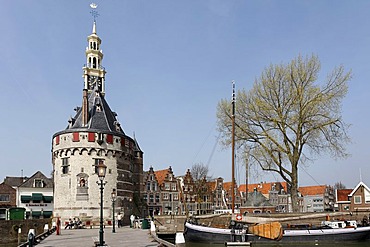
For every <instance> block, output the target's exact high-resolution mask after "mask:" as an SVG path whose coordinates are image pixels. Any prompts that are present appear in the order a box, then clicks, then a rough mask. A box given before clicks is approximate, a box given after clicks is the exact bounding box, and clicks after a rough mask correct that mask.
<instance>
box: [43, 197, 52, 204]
mask: <svg viewBox="0 0 370 247" xmlns="http://www.w3.org/2000/svg"><path fill="white" fill-rule="evenodd" d="M52 201H53V196H44V202H49V203H50V202H52Z"/></svg>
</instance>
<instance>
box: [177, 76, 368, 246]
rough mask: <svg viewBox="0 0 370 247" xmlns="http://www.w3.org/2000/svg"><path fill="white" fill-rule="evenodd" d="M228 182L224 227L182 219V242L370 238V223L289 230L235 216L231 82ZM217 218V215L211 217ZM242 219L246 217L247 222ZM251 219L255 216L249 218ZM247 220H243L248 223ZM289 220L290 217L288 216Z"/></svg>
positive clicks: (317, 242) (339, 223)
mask: <svg viewBox="0 0 370 247" xmlns="http://www.w3.org/2000/svg"><path fill="white" fill-rule="evenodd" d="M231 135H232V162H231V163H232V178H231V180H232V182H231V193H232V202H231V211H232V217H231V221H230V224H229V227H228V228H217V227H210V226H204V225H202V224H199V223H198V219H197V218H190V219H188V220H187V221H186V222H185V226H184V238H185V241H186V242H203V243H210V244H213V243H220V244H224V243H225V242H250V243H252V244H253V245H255V244H258V243H262V244H264V243H272V242H279V243H280V242H281V243H292V244H294V245H297V244H299V243H312V244H319V243H321V242H330V243H332V242H342V241H361V240H367V239H370V226H366V227H357V224H356V222H345V221H339V222H326V223H325V224H323V226H320V227H317V228H312V227H308V226H303V229H302V225H300V226H297V227H296V228H292V229H283V228H282V226H281V223H280V222H279V221H271V219H270V220H269V219H260V220H255V221H254V222H253V221H252V220H251V218H252V217H244V216H240V215H238V216H236V215H235V214H234V206H235V191H234V190H235V177H234V162H235V159H234V158H235V82H234V81H233V82H232V134H231ZM212 217H217V216H212ZM243 218H245V219H246V218H248V219H249V223H258V222H261V223H259V224H254V225H247V224H245V223H243V222H246V221H243ZM253 218H255V217H253ZM248 219H247V222H248ZM290 219H292V218H290Z"/></svg>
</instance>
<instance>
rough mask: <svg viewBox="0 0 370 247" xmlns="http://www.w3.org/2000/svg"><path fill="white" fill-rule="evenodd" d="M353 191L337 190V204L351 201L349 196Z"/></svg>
mask: <svg viewBox="0 0 370 247" xmlns="http://www.w3.org/2000/svg"><path fill="white" fill-rule="evenodd" d="M352 190H353V189H341V190H337V202H346V201H349V199H348V195H349V194H351V192H352Z"/></svg>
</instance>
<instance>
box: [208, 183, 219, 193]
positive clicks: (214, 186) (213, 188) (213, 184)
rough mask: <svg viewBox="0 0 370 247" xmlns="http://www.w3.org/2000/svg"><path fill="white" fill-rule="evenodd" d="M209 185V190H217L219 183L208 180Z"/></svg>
mask: <svg viewBox="0 0 370 247" xmlns="http://www.w3.org/2000/svg"><path fill="white" fill-rule="evenodd" d="M207 187H208V190H209V191H215V190H216V189H217V188H216V187H217V183H216V181H210V182H207Z"/></svg>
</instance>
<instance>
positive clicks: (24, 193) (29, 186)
mask: <svg viewBox="0 0 370 247" xmlns="http://www.w3.org/2000/svg"><path fill="white" fill-rule="evenodd" d="M53 201H54V197H53V179H51V178H47V177H46V176H45V175H44V174H43V173H42V172H40V171H38V172H36V173H35V174H33V175H32V176H31V177H30V178H28V179H27V180H25V182H23V183H22V184H21V185H19V186H18V187H17V207H22V208H25V209H26V218H27V219H29V218H33V219H35V218H36V219H39V218H50V217H51V216H52V213H53V208H54V203H53Z"/></svg>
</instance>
